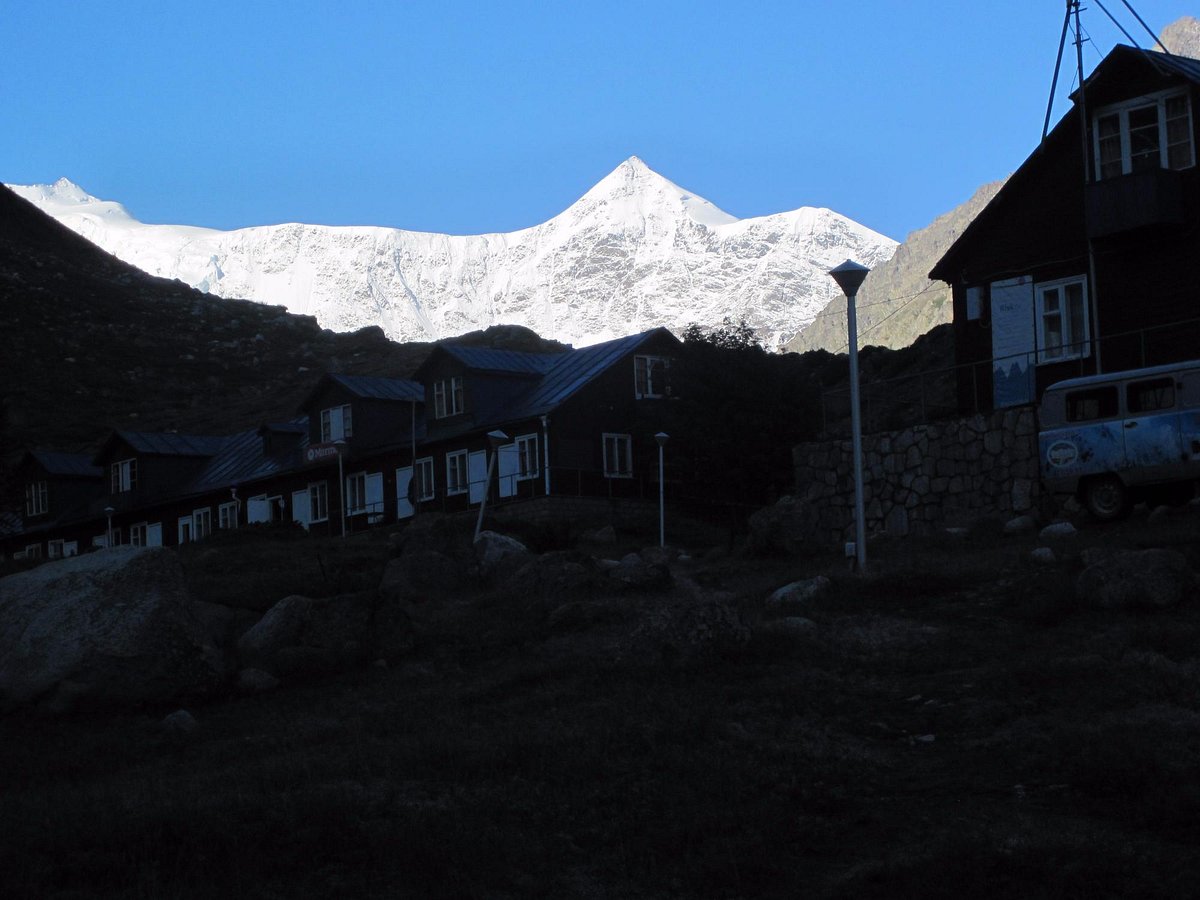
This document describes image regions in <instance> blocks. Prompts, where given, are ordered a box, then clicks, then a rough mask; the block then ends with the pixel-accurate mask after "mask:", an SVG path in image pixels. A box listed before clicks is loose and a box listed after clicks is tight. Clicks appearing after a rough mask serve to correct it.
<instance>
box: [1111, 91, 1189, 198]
mask: <svg viewBox="0 0 1200 900" xmlns="http://www.w3.org/2000/svg"><path fill="white" fill-rule="evenodd" d="M1092 145H1093V152H1094V154H1095V158H1096V178H1097V179H1104V178H1115V177H1117V176H1118V175H1128V174H1130V173H1131V172H1149V171H1153V170H1154V169H1187V168H1190V167H1191V166H1193V165H1195V164H1196V151H1195V148H1194V147H1193V146H1192V104H1191V100H1190V98H1189V97H1188V92H1187V91H1186V90H1183V91H1164V92H1162V93H1159V94H1150V95H1148V96H1145V97H1138V98H1137V99H1135V100H1128V101H1126V102H1124V103H1119V104H1115V105H1113V106H1106V107H1104V108H1103V109H1101V110H1099V111H1098V112H1097V113H1096V116H1095V118H1094V120H1093V128H1092Z"/></svg>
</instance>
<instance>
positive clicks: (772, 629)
mask: <svg viewBox="0 0 1200 900" xmlns="http://www.w3.org/2000/svg"><path fill="white" fill-rule="evenodd" d="M760 630H761V631H762V632H764V633H765V634H782V635H788V636H789V637H808V636H811V635H813V634H815V633H816V631H817V623H816V622H814V621H813V620H812V619H807V618H805V617H804V616H784V617H783V618H781V619H769V620H767V621H766V622H763V623H762V625H761V627H760Z"/></svg>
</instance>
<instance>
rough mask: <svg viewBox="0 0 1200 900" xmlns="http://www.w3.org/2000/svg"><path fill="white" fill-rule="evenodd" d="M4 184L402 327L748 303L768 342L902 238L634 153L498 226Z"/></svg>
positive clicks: (213, 285) (603, 316)
mask: <svg viewBox="0 0 1200 900" xmlns="http://www.w3.org/2000/svg"><path fill="white" fill-rule="evenodd" d="M10 187H11V188H12V189H13V190H14V191H15V192H16V193H17V194H19V195H20V196H22V197H24V198H25V199H26V200H29V201H30V202H32V203H34V204H35V205H36V206H38V207H39V208H41V209H42V210H43V211H45V212H46V213H48V214H50V215H51V216H53V217H54V218H56V219H58V220H59V221H60V222H62V223H63V224H65V225H67V226H68V227H70V228H71V229H73V230H74V231H76V232H78V233H79V234H81V235H82V236H84V237H86V238H88V239H89V240H91V241H92V242H94V243H96V244H98V245H99V246H100V247H102V248H104V249H105V250H107V251H108V252H110V253H112V254H114V255H115V256H117V257H119V258H120V259H123V260H125V261H126V262H128V263H131V264H133V265H135V266H138V267H139V268H141V269H143V270H145V271H147V272H149V273H150V274H152V275H158V276H162V277H166V278H178V279H180V280H181V281H183V282H185V283H187V284H189V285H191V286H193V287H196V288H199V289H201V290H204V291H209V292H211V293H213V294H216V295H218V296H222V297H241V298H246V299H251V300H256V301H259V302H263V303H272V304H280V305H283V306H286V307H287V308H288V309H289V310H290V311H291V312H295V313H304V314H309V315H313V316H316V318H317V320H318V321H319V322H320V323H321V325H322V326H324V327H326V328H330V329H332V330H334V331H351V330H355V329H358V328H362V327H364V326H368V325H379V326H381V327H382V328H383V330H384V332H385V333H386V334H387V335H388V336H389V337H391V338H393V339H395V340H401V341H404V340H436V339H438V338H442V337H449V336H452V335H456V334H461V333H463V332H466V331H471V330H475V329H479V328H486V327H487V326H489V325H494V324H517V325H525V326H527V327H529V328H532V329H533V330H534V331H536V332H537V333H538V334H540V335H542V336H543V337H547V338H553V339H555V340H559V341H563V342H566V343H572V344H576V345H586V344H590V343H595V342H597V341H601V340H606V339H608V338H612V337H619V336H622V335H626V334H631V333H634V332H637V331H641V330H644V329H647V328H651V327H654V326H657V325H666V326H667V327H669V328H672V329H675V330H676V331H679V330H682V329H683V328H685V327H686V326H687V325H689V324H692V323H698V324H701V325H706V326H707V325H718V324H720V323H721V321H722V320H723V319H725V318H729V319H731V320H733V321H735V322H736V321H738V320H739V319H743V318H744V319H745V320H746V321H747V322H748V323H749V324H750V325H751V326H753V327H754V328H755V329H756V330H757V331H758V333H759V334H760V336H761V337H762V338H763V339H764V341H765V342H767V343H768V346H776V345H777V344H779V343H780V342H781V341H783V340H785V339H787V338H788V337H791V336H792V335H794V334H795V333H796V332H798V331H799V330H800V329H801V328H802V327H803V326H804V325H806V324H807V323H809V322H810V321H812V319H813V317H814V316H815V315H816V314H817V313H818V312H819V311H820V310H821V309H822V308H823V307H824V306H825V305H826V304H827V303H828V302H829V301H830V300H831V299H833V298H834V296H836V295H837V287H836V285H835V284H834V283H833V280H832V279H831V278H829V276H828V275H827V274H826V273H827V272H828V270H829V269H830V268H832V267H833V266H835V265H837V264H838V263H840V262H842V260H844V259H846V258H852V259H855V260H857V261H858V262H861V263H863V264H864V265H867V266H871V267H873V266H875V265H877V264H879V263H881V262H883V261H885V260H887V259H888V258H889V257H890V256H891V255H892V253H893V252H894V250H895V248H896V242H895V241H893V240H891V239H890V238H887V237H884V236H883V235H880V234H877V233H876V232H874V231H871V230H870V229H868V228H865V227H864V226H862V225H859V224H858V223H856V222H853V221H851V220H850V219H848V218H846V217H844V216H841V215H838V214H837V213H834V212H832V211H830V210H828V209H818V208H812V207H802V208H800V209H797V210H793V211H791V212H782V213H777V214H774V215H769V216H762V217H757V218H748V219H737V218H735V217H734V216H731V215H729V214H728V213H725V212H724V211H722V210H720V209H718V208H717V207H716V206H714V205H713V204H712V203H710V202H709V201H707V200H705V199H704V198H702V197H700V196H698V195H696V194H694V193H692V192H690V191H687V190H685V189H683V188H681V187H679V186H678V185H676V184H673V183H672V182H670V181H668V180H667V179H666V178H663V177H662V176H661V175H659V174H657V173H656V172H654V171H652V170H651V169H650V168H649V167H647V166H646V165H645V163H643V162H642V161H641V160H640V159H638V158H637V157H631V158H630V159H628V160H626V161H625V162H623V163H621V165H619V166H618V167H617V168H616V169H615V170H613V172H611V173H610V174H608V175H607V176H605V177H604V178H603V179H601V181H600V182H599V183H597V184H596V185H595V187H593V188H592V189H591V190H589V191H588V192H587V193H586V194H584V195H583V197H581V198H580V199H579V200H578V201H576V202H575V203H574V204H572V205H571V206H570V207H568V208H567V209H566V210H565V211H564V212H562V213H560V214H559V215H557V216H555V217H554V218H552V219H550V220H549V221H547V222H544V223H542V224H541V225H536V226H533V227H530V228H526V229H522V230H520V231H513V232H508V233H503V234H481V235H447V234H437V233H432V232H417V231H405V230H401V229H395V228H384V227H375V226H355V227H341V226H339V227H331V226H322V225H304V224H298V223H291V224H285V225H272V226H261V227H254V228H243V229H238V230H234V231H219V230H215V229H209V228H200V227H194V226H181V225H149V224H145V223H142V222H139V221H137V220H136V219H134V218H133V217H132V216H131V215H130V214H129V213H128V212H127V211H126V210H125V208H124V207H123V206H121V204H119V203H116V202H112V201H107V200H100V199H98V198H96V197H93V196H91V195H89V194H88V193H87V192H86V191H84V190H83V189H82V188H80V187H78V186H77V185H75V184H73V183H72V182H70V181H68V180H67V179H60V180H59V181H57V182H56V183H54V184H53V185H32V186H22V185H10Z"/></svg>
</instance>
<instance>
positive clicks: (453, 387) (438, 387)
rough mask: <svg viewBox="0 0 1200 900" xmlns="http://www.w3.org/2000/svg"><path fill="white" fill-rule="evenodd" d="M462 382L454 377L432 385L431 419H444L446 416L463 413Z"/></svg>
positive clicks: (457, 377)
mask: <svg viewBox="0 0 1200 900" xmlns="http://www.w3.org/2000/svg"><path fill="white" fill-rule="evenodd" d="M464 408H465V407H464V406H463V380H462V376H460V375H455V376H454V377H453V378H447V379H445V380H443V381H435V382H434V384H433V417H434V418H435V419H444V418H446V417H447V416H457V415H458V414H459V413H461V412H462V411H463V409H464Z"/></svg>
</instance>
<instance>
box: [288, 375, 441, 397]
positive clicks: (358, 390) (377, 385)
mask: <svg viewBox="0 0 1200 900" xmlns="http://www.w3.org/2000/svg"><path fill="white" fill-rule="evenodd" d="M327 377H328V379H329V380H330V381H333V382H335V383H337V384H340V385H341V386H342V387H344V388H345V389H346V390H348V391H349V392H350V393H351V394H353V395H354V396H356V397H365V398H370V399H373V400H409V401H411V400H415V401H417V402H418V403H424V402H425V386H424V385H422V384H421V382H419V381H410V380H408V379H407V378H378V377H372V376H369V375H334V374H330V375H328V376H327ZM310 398H311V395H310Z"/></svg>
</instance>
